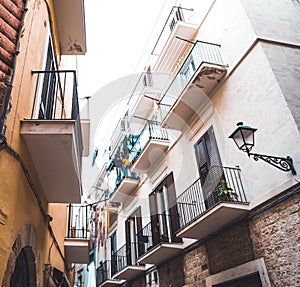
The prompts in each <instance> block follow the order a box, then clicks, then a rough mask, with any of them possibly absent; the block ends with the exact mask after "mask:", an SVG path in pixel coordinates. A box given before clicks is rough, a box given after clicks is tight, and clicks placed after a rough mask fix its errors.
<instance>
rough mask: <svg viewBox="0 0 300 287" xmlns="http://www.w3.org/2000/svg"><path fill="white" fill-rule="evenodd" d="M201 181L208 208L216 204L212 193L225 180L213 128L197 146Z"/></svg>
mask: <svg viewBox="0 0 300 287" xmlns="http://www.w3.org/2000/svg"><path fill="white" fill-rule="evenodd" d="M196 154H197V159H198V165H199V173H200V180H201V185H202V191H203V196H204V199H205V202H206V205H207V207H210V206H212V205H214V204H215V198H214V195H213V193H212V191H213V190H214V189H215V188H216V187H217V186H218V184H219V183H220V180H221V179H223V178H224V173H223V168H222V163H221V158H220V155H219V151H218V147H217V142H216V138H215V135H214V130H213V128H212V127H210V128H209V129H208V131H207V132H206V133H205V134H204V135H203V136H202V137H201V138H200V140H199V141H198V144H197V146H196Z"/></svg>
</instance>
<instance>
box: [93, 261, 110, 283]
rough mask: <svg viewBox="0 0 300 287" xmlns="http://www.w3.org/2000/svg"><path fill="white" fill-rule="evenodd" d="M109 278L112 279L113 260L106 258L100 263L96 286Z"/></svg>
mask: <svg viewBox="0 0 300 287" xmlns="http://www.w3.org/2000/svg"><path fill="white" fill-rule="evenodd" d="M109 279H111V261H110V260H106V261H104V262H100V265H99V267H98V268H97V270H96V286H99V285H101V284H102V283H103V282H105V281H106V280H109Z"/></svg>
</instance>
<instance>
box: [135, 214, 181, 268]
mask: <svg viewBox="0 0 300 287" xmlns="http://www.w3.org/2000/svg"><path fill="white" fill-rule="evenodd" d="M159 217H160V221H165V220H166V219H167V218H166V216H165V215H159ZM156 226H157V225H156ZM157 228H158V229H160V226H158V227H157ZM165 231H166V232H165V235H159V234H153V232H152V227H151V222H150V223H148V224H147V225H146V226H145V227H144V228H143V229H142V230H141V231H140V232H138V234H137V238H138V240H139V244H140V245H142V252H141V255H140V256H139V258H138V260H137V262H139V263H142V264H154V265H156V266H158V265H160V264H161V263H163V262H165V261H167V260H169V259H171V258H173V257H174V256H176V255H177V254H179V253H180V252H181V251H182V250H183V249H184V247H185V246H184V244H183V243H182V241H181V240H180V239H179V238H176V237H175V238H174V237H173V236H172V235H171V234H168V232H167V230H165Z"/></svg>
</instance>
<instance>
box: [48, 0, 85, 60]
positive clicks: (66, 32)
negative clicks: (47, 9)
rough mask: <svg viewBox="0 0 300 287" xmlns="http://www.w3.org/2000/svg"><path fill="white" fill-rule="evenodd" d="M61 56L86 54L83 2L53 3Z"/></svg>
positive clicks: (63, 1) (67, 0) (56, 0)
mask: <svg viewBox="0 0 300 287" xmlns="http://www.w3.org/2000/svg"><path fill="white" fill-rule="evenodd" d="M53 5H54V9H55V15H56V17H55V18H56V24H57V29H58V36H59V42H60V48H61V54H62V55H83V54H85V52H86V36H85V17H84V16H85V15H84V1H83V0H54V1H53Z"/></svg>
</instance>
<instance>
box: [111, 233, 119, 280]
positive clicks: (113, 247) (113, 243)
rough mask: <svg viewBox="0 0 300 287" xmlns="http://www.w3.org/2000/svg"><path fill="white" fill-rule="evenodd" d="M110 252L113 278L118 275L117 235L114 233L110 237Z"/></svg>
mask: <svg viewBox="0 0 300 287" xmlns="http://www.w3.org/2000/svg"><path fill="white" fill-rule="evenodd" d="M110 252H111V276H113V275H114V274H115V273H117V270H118V269H117V234H116V232H114V233H112V234H111V236H110Z"/></svg>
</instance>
